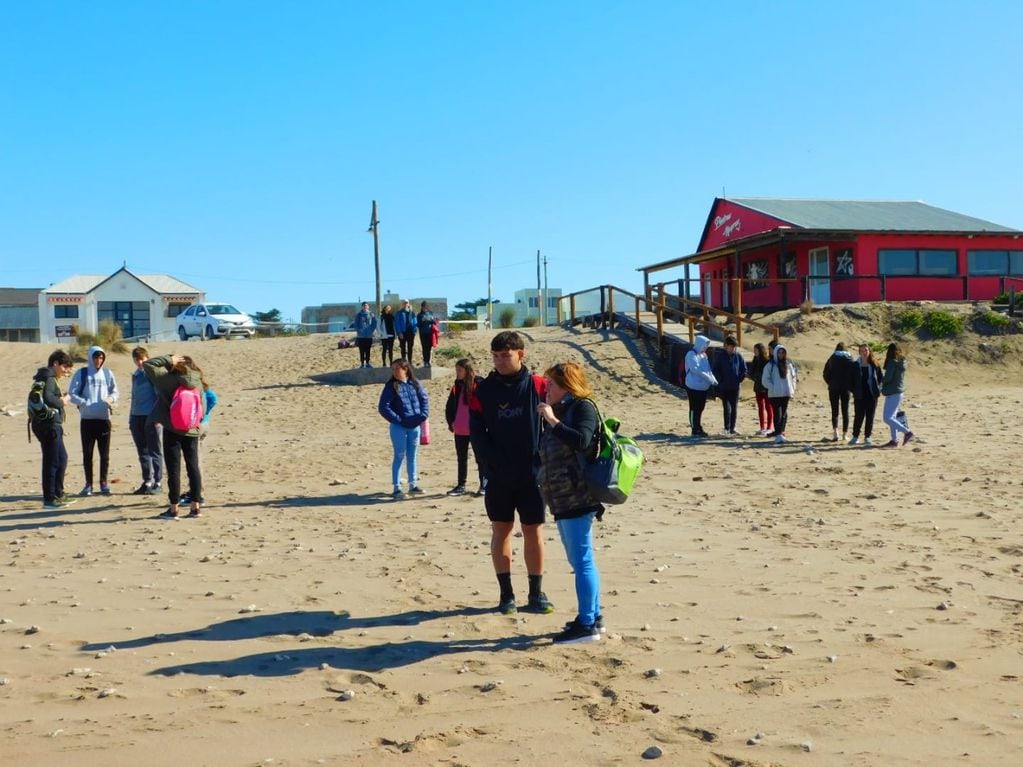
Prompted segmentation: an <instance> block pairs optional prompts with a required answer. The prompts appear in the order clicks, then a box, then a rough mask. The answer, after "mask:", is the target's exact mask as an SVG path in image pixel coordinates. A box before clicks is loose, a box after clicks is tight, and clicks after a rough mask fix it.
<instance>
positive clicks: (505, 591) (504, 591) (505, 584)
mask: <svg viewBox="0 0 1023 767" xmlns="http://www.w3.org/2000/svg"><path fill="white" fill-rule="evenodd" d="M497 583H498V585H499V586H500V587H501V599H502V600H505V599H514V598H515V591H514V590H513V589H512V582H511V573H498V574H497Z"/></svg>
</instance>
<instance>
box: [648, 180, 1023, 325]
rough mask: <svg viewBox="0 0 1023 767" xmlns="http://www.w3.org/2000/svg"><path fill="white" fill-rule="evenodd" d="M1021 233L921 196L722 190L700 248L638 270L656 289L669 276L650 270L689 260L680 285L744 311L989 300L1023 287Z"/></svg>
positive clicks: (688, 291)
mask: <svg viewBox="0 0 1023 767" xmlns="http://www.w3.org/2000/svg"><path fill="white" fill-rule="evenodd" d="M1021 235H1023V231H1020V230H1018V229H1010V228H1009V227H1005V226H1000V225H999V224H993V223H991V222H990V221H984V220H982V219H979V218H973V217H972V216H965V215H962V214H960V213H954V212H952V211H948V210H943V209H941V208H935V207H934V206H932V205H927V204H926V203H923V202H912V201H901V202H882V201H860V200H789V199H778V198H769V197H737V198H730V199H723V198H716V199H715V200H714V205H713V206H712V207H711V211H710V215H709V216H708V217H707V224H706V226H704V228H703V236H702V237H701V238H700V244H699V247H698V249H697V251H696V253H693V254H692V255H689V256H685V257H683V258H678V259H673V260H671V261H665V262H662V263H660V264H654V265H652V266H647V267H643V268H642V269H641V270H640V271H642V272H643V277H644V287H645V288H647V293H648V294H649V292H650V286H651V283H656V282H665V280H663V279H662V280H658V279H653V280H652V279H651V274H653V273H656V272H659V271H663V270H665V269H669V268H675V267H679V266H681V267H683V268H684V270H685V271H684V274H685V275H686V276H685V277H683V278H682V279H679V280H678V283H679V285H678V292H679V294H680V295H690V296H695V295H699V296H700V298H698V299H697V300H699V301H700V302H702V303H704V304H708V305H710V306H715V307H720V308H723V309H735V308H741V309H742V310H743V311H745V310H772V309H778V308H782V307H794V306H798V305H799V304H800V303H802V302H803V301H804V300H806V299H810V300H811V301H812V302H813V303H814V304H815V305H823V304H833V303H853V302H857V301H912V300H936V301H963V300H990V299H992V298H994V297H995V296H996V295H998V294H1000V293H1004V292H1006V291H1007V290H1008V289H1009V287H1010V286H1015V288H1016V290H1018V291H1020V290H1023V239H1021ZM690 266H695V267H698V274H699V277H698V278H697V277H696V276H695V274H696V270H691V269H689V267H690ZM697 279H698V280H699V283H698V285H697V284H695V283H696V281H697ZM740 291H741V293H740ZM740 301H741V307H739V306H738V304H739V302H740Z"/></svg>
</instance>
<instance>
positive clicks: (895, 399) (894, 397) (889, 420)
mask: <svg viewBox="0 0 1023 767" xmlns="http://www.w3.org/2000/svg"><path fill="white" fill-rule="evenodd" d="M901 404H902V394H886V395H885V398H884V422H885V423H886V424H888V431H890V432H891V434H892V442H898V441H899V434H900V433H902V434H909V429H907V428H906V427H905V426H903V425H902V424H901V423H900V422H899V421H898V420H896V418H895V416H896V415H897V414H898V412H899V405H901Z"/></svg>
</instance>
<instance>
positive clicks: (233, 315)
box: [178, 303, 256, 341]
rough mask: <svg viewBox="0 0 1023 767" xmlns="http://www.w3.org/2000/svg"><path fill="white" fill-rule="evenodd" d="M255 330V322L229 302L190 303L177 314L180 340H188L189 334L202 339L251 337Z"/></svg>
mask: <svg viewBox="0 0 1023 767" xmlns="http://www.w3.org/2000/svg"><path fill="white" fill-rule="evenodd" d="M255 332H256V323H255V322H253V321H252V318H251V317H250V316H249V315H247V314H244V313H243V312H240V311H238V310H237V309H236V308H234V307H233V306H231V304H216V303H206V304H192V305H191V306H189V307H188V308H187V309H185V311H183V312H181V314H179V315H178V338H180V339H181V340H182V341H186V340H188V337H189V336H199V337H200V338H202V339H207V338H227V337H229V336H241V337H244V338H252V336H253V335H254V334H255Z"/></svg>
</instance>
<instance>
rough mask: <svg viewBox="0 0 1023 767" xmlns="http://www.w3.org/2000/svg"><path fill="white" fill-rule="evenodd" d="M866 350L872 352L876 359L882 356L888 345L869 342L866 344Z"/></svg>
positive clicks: (880, 342)
mask: <svg viewBox="0 0 1023 767" xmlns="http://www.w3.org/2000/svg"><path fill="white" fill-rule="evenodd" d="M867 348H868V349H870V351H872V352H874V356H875V357H876V356H877V355H878V354H884V353H885V352H887V351H888V344H887V343H885V342H884V341H870V342H869V343H868V344H867Z"/></svg>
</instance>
